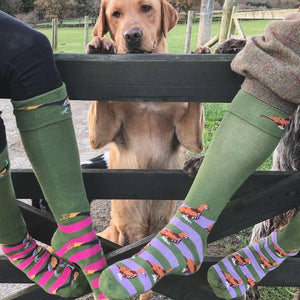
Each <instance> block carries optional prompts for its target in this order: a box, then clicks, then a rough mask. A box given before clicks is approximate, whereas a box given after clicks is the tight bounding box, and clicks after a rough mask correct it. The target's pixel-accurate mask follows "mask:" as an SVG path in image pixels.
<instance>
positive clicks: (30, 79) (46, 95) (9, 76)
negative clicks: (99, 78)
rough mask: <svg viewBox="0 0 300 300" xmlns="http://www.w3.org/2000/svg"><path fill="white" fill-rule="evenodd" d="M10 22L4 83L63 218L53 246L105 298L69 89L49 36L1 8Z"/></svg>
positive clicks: (0, 60) (0, 19)
mask: <svg viewBox="0 0 300 300" xmlns="http://www.w3.org/2000/svg"><path fill="white" fill-rule="evenodd" d="M7 24H9V25H10V26H9V27H8V31H10V30H13V32H14V33H15V34H13V35H5V36H4V37H3V36H0V41H1V42H6V43H4V44H7V45H8V47H7V48H6V49H5V51H6V52H8V54H7V55H5V53H3V52H5V51H4V50H3V49H1V50H0V64H1V66H4V67H3V68H2V69H1V71H0V73H1V74H0V75H1V76H0V81H1V84H0V86H4V85H5V83H7V84H8V85H9V89H8V92H9V93H10V97H11V98H12V103H13V106H14V114H15V116H16V121H17V126H18V128H19V131H20V135H21V139H22V142H23V145H24V148H25V151H26V153H27V155H28V157H29V160H30V162H31V164H32V166H33V169H34V172H35V174H36V176H37V179H38V181H39V183H40V185H41V188H42V190H43V192H44V195H45V198H46V200H47V202H48V204H49V207H50V208H51V210H52V212H53V215H54V217H55V219H56V221H57V223H58V230H57V232H56V233H55V236H54V238H53V240H52V244H53V245H52V246H53V248H54V250H56V251H57V252H58V253H59V256H61V257H64V258H69V259H70V260H69V261H72V262H74V263H76V264H78V265H79V266H80V267H81V269H82V270H83V273H84V275H85V276H86V277H87V279H88V281H89V283H90V287H91V289H92V290H93V292H94V293H95V294H96V295H97V297H99V298H100V299H101V298H103V297H102V296H101V291H100V289H99V285H98V281H99V280H98V278H99V272H100V271H101V269H102V268H103V267H104V266H105V264H106V262H105V258H104V256H103V251H102V247H101V245H100V241H99V239H98V238H97V236H96V233H95V231H94V229H93V225H92V220H91V218H90V216H89V203H88V200H87V197H86V193H85V189H84V184H83V179H82V175H81V169H80V163H79V155H78V147H77V143H76V138H75V133H74V127H73V123H72V118H71V111H70V104H69V100H68V98H67V92H66V88H65V86H64V84H63V83H62V81H61V78H60V76H59V74H58V71H57V69H56V67H55V62H54V59H53V55H52V50H51V47H50V45H49V42H48V40H47V38H46V37H45V36H43V35H42V34H40V33H38V32H36V31H34V30H32V29H30V28H28V27H27V26H25V25H23V24H22V23H20V22H19V21H16V20H14V19H12V18H11V17H9V16H7V15H5V14H3V13H0V27H1V28H2V25H3V28H5V27H7ZM25 33H26V34H25ZM12 37H13V39H14V40H12ZM5 39H7V41H6V40H5ZM20 49H22V50H20ZM8 50H11V51H8ZM20 51H21V52H22V55H19V52H20ZM96 279H97V280H96Z"/></svg>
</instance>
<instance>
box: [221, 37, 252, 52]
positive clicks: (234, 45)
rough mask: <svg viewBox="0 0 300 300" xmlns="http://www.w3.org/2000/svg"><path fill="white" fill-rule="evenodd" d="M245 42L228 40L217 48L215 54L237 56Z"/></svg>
mask: <svg viewBox="0 0 300 300" xmlns="http://www.w3.org/2000/svg"><path fill="white" fill-rule="evenodd" d="M246 42H247V41H246V40H239V39H228V40H226V41H224V42H223V43H221V44H220V45H218V46H217V48H216V50H215V53H222V54H237V53H239V52H240V51H241V50H242V49H243V48H244V47H245V45H246Z"/></svg>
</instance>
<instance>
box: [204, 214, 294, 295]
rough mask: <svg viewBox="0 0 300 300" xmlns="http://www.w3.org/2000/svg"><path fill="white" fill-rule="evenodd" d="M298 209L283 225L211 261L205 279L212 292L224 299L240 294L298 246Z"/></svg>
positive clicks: (291, 254)
mask: <svg viewBox="0 0 300 300" xmlns="http://www.w3.org/2000/svg"><path fill="white" fill-rule="evenodd" d="M299 228H300V213H299V212H298V214H297V215H296V216H295V217H294V219H292V221H291V222H290V223H288V224H287V225H286V226H285V227H284V228H283V229H281V230H279V231H274V232H272V233H271V235H269V236H268V237H265V238H263V239H261V240H260V241H258V242H256V243H254V244H252V245H250V246H248V247H246V248H243V249H241V250H239V251H237V252H235V253H233V254H231V255H228V256H227V257H225V258H223V259H222V260H221V261H220V262H219V263H217V264H215V265H213V266H212V267H210V268H209V270H208V275H207V278H208V282H209V284H210V286H211V287H212V288H213V290H214V292H215V294H216V295H217V296H218V297H220V298H224V299H232V298H236V297H240V296H242V295H243V294H244V293H245V292H246V291H247V290H248V289H249V288H250V287H251V286H253V285H255V284H256V283H257V282H258V281H260V280H262V279H263V278H264V277H265V276H266V275H267V274H268V273H269V272H271V271H273V270H275V269H277V268H278V267H279V266H280V265H281V264H282V263H283V262H284V261H285V260H286V258H288V257H290V256H295V255H297V253H298V252H299V250H300V231H299Z"/></svg>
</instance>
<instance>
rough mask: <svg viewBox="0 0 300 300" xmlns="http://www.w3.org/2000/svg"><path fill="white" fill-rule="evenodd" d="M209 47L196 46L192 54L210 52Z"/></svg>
mask: <svg viewBox="0 0 300 300" xmlns="http://www.w3.org/2000/svg"><path fill="white" fill-rule="evenodd" d="M210 53H211V51H210V48H209V47H206V46H200V47H197V48H196V50H195V51H192V54H210Z"/></svg>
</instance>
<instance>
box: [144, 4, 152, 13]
mask: <svg viewBox="0 0 300 300" xmlns="http://www.w3.org/2000/svg"><path fill="white" fill-rule="evenodd" d="M151 9H152V6H150V5H146V4H145V5H142V11H143V12H145V13H146V12H149V11H150V10H151Z"/></svg>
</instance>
